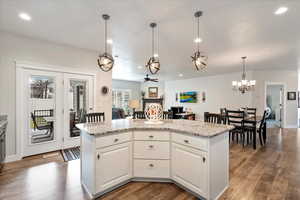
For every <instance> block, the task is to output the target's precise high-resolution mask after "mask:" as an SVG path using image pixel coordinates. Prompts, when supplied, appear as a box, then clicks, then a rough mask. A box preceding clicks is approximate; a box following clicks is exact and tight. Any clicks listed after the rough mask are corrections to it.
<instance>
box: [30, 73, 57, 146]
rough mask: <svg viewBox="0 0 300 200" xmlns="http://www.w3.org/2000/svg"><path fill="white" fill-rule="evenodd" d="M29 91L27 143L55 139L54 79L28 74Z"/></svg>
mask: <svg viewBox="0 0 300 200" xmlns="http://www.w3.org/2000/svg"><path fill="white" fill-rule="evenodd" d="M29 92H30V94H29V105H28V108H29V109H28V110H29V112H30V113H29V116H30V120H29V132H28V140H27V141H28V144H29V145H32V144H39V143H44V142H50V141H53V140H55V134H54V131H55V129H54V127H55V125H56V124H55V117H54V116H55V112H56V110H55V94H56V88H55V79H54V78H53V77H50V76H40V75H30V77H29Z"/></svg>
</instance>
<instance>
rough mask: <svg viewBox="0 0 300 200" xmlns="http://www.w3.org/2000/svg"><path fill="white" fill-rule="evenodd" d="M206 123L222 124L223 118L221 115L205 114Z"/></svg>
mask: <svg viewBox="0 0 300 200" xmlns="http://www.w3.org/2000/svg"><path fill="white" fill-rule="evenodd" d="M204 122H208V123H214V124H221V123H222V118H221V115H220V114H216V113H209V112H205V113H204Z"/></svg>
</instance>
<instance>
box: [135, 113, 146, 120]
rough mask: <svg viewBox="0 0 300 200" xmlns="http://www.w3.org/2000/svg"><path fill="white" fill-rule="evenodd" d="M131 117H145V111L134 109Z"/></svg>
mask: <svg viewBox="0 0 300 200" xmlns="http://www.w3.org/2000/svg"><path fill="white" fill-rule="evenodd" d="M133 119H146V117H145V113H144V112H143V111H135V112H134V113H133Z"/></svg>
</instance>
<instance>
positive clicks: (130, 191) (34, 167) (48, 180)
mask: <svg viewBox="0 0 300 200" xmlns="http://www.w3.org/2000/svg"><path fill="white" fill-rule="evenodd" d="M0 199H1V200H44V199H45V200H52V199H53V200H86V199H88V197H87V195H86V194H85V192H84V191H83V189H82V188H81V186H80V174H79V161H78V160H76V161H70V162H64V161H63V159H62V157H61V155H60V153H59V152H53V153H48V154H44V155H38V156H32V157H28V158H25V159H23V160H22V161H18V162H14V163H9V164H6V165H5V166H4V170H3V172H2V173H0ZM99 199H101V200H110V199H116V200H151V199H152V200H154V199H155V200H157V199H159V200H188V199H196V198H195V197H193V196H192V195H191V194H189V193H187V192H185V191H184V190H182V189H180V188H178V187H177V186H175V185H174V184H168V183H144V182H141V183H140V182H138V183H129V184H127V185H125V186H123V187H121V188H119V189H117V190H115V191H113V192H111V193H109V194H107V195H105V196H103V197H102V198H99ZM220 199H222V200H225V199H226V200H227V199H230V200H252V199H253V200H260V199H270V200H271V199H274V200H275V199H278V200H279V199H280V200H284V199H285V200H294V199H295V200H299V199H300V131H298V130H297V129H283V130H280V129H268V143H267V145H266V147H263V148H258V149H257V150H256V151H254V150H253V149H252V148H251V147H250V146H249V147H246V148H242V146H241V145H237V144H233V145H231V147H230V186H229V188H228V190H227V191H226V192H225V193H224V194H223V196H222V197H221V198H220Z"/></svg>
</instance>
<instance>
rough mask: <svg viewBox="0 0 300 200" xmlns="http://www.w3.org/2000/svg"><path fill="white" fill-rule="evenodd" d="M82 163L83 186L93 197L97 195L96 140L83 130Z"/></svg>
mask: <svg viewBox="0 0 300 200" xmlns="http://www.w3.org/2000/svg"><path fill="white" fill-rule="evenodd" d="M80 137H81V146H80V156H81V157H80V163H81V184H82V185H83V187H84V188H85V190H87V192H88V194H89V195H90V196H91V197H92V196H94V195H95V193H96V188H95V184H96V183H95V174H96V173H95V170H96V169H95V150H96V145H95V141H96V138H95V136H93V135H90V134H88V133H87V132H85V131H83V130H81V136H80Z"/></svg>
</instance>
